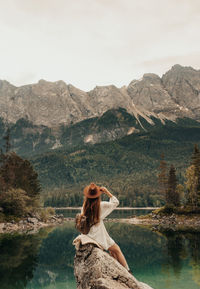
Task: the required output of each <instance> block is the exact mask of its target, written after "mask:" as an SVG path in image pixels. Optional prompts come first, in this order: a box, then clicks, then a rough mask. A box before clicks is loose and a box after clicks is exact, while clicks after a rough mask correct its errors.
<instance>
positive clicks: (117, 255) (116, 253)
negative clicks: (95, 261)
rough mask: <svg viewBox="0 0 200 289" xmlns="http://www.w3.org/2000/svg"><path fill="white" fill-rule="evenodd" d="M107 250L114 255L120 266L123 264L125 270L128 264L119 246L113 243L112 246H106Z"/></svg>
mask: <svg viewBox="0 0 200 289" xmlns="http://www.w3.org/2000/svg"><path fill="white" fill-rule="evenodd" d="M108 251H109V253H110V255H111V256H112V257H114V258H115V259H116V260H117V261H118V262H119V263H120V264H121V265H122V266H124V267H125V268H126V269H127V270H129V266H128V264H127V262H126V259H125V257H124V255H123V253H122V251H121V249H120V247H119V246H118V245H117V244H114V245H113V246H111V247H110V248H108Z"/></svg>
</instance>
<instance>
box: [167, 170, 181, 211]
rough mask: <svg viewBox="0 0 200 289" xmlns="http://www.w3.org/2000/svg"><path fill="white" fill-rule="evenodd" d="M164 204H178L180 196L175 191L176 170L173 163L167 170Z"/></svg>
mask: <svg viewBox="0 0 200 289" xmlns="http://www.w3.org/2000/svg"><path fill="white" fill-rule="evenodd" d="M166 205H174V206H179V205H180V196H179V193H178V191H177V179H176V170H175V167H174V166H173V165H171V167H170V170H169V177H168V186H167V194H166Z"/></svg>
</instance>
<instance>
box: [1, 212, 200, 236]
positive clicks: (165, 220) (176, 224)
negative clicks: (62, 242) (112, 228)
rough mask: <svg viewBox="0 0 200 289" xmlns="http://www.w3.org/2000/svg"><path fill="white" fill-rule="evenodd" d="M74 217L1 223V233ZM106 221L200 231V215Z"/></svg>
mask: <svg viewBox="0 0 200 289" xmlns="http://www.w3.org/2000/svg"><path fill="white" fill-rule="evenodd" d="M74 220H75V218H74V217H64V216H63V215H62V214H60V215H57V214H56V215H54V216H51V217H50V218H49V219H48V220H46V221H41V220H39V219H37V218H26V219H22V220H20V221H18V222H15V221H10V222H4V223H0V235H1V234H4V233H16V232H17V233H37V232H38V231H39V230H40V229H41V228H44V227H49V226H54V227H55V226H58V225H63V224H65V223H67V222H69V221H74ZM104 222H114V223H126V224H130V225H138V226H148V227H151V229H152V230H153V231H170V230H171V231H187V230H194V231H198V232H200V215H175V214H172V215H157V214H152V213H151V214H150V215H145V216H139V217H132V218H109V217H108V218H105V219H104Z"/></svg>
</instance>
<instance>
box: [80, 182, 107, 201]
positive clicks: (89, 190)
mask: <svg viewBox="0 0 200 289" xmlns="http://www.w3.org/2000/svg"><path fill="white" fill-rule="evenodd" d="M102 193H103V190H101V188H100V187H99V186H97V185H95V183H91V184H90V185H89V186H86V187H85V188H84V190H83V194H84V195H85V196H86V197H87V198H89V199H94V198H98V197H99V196H100V195H101V194H102Z"/></svg>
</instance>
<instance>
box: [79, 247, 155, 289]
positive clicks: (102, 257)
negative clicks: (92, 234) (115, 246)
mask: <svg viewBox="0 0 200 289" xmlns="http://www.w3.org/2000/svg"><path fill="white" fill-rule="evenodd" d="M74 275H75V278H76V284H77V289H126V288H127V289H128V288H132V289H152V288H151V287H150V286H148V285H147V284H145V283H142V282H139V281H138V280H137V279H136V278H135V277H134V276H133V275H132V274H130V273H129V272H128V271H127V270H126V268H124V267H123V266H122V265H121V264H120V263H119V262H118V261H117V260H116V259H114V258H113V257H112V256H110V255H109V253H108V252H106V251H103V250H102V249H100V248H98V247H97V246H96V245H95V244H92V243H88V244H80V245H79V248H78V249H77V248H76V255H75V258H74Z"/></svg>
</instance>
